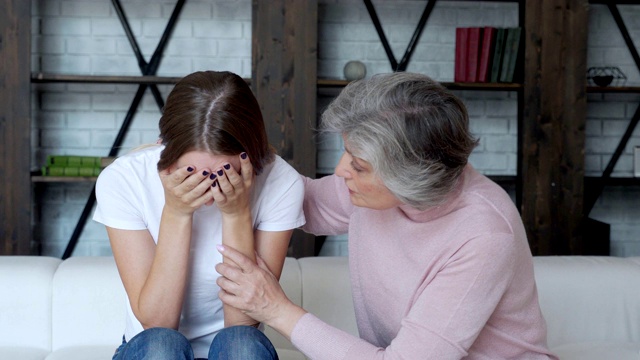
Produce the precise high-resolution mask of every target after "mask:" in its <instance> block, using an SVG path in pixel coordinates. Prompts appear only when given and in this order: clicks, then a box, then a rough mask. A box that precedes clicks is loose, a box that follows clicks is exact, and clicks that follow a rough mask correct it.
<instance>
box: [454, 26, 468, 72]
mask: <svg viewBox="0 0 640 360" xmlns="http://www.w3.org/2000/svg"><path fill="white" fill-rule="evenodd" d="M466 73H467V28H456V54H455V71H454V81H455V82H465V81H466Z"/></svg>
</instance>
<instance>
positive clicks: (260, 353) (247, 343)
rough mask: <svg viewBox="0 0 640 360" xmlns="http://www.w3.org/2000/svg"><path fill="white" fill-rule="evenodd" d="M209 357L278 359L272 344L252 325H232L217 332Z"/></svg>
mask: <svg viewBox="0 0 640 360" xmlns="http://www.w3.org/2000/svg"><path fill="white" fill-rule="evenodd" d="M209 359H219V360H239V359H270V360H271V359H278V354H277V353H276V350H275V348H274V347H273V344H271V341H269V338H267V336H266V335H265V334H264V333H263V332H262V331H260V330H258V329H256V328H255V327H252V326H232V327H228V328H224V329H222V330H220V332H218V334H217V335H216V337H215V338H214V339H213V342H212V343H211V348H210V349H209Z"/></svg>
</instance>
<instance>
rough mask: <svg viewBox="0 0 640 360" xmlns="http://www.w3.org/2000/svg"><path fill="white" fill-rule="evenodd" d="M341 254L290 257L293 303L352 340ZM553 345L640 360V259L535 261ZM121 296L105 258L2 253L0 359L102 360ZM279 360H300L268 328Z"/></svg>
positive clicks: (117, 321) (120, 324) (587, 355)
mask: <svg viewBox="0 0 640 360" xmlns="http://www.w3.org/2000/svg"><path fill="white" fill-rule="evenodd" d="M348 271H349V270H348V264H347V259H346V258H344V257H317V258H304V259H298V260H296V259H293V258H287V260H286V263H285V269H284V272H283V276H282V279H281V283H282V284H283V287H284V289H285V292H286V293H287V294H288V295H289V297H290V298H291V299H292V300H293V301H295V302H297V303H298V304H302V305H303V307H304V308H306V309H307V310H309V311H311V312H313V313H314V314H316V315H318V316H319V317H320V318H322V319H324V320H325V321H327V322H328V323H330V324H333V325H335V326H338V327H340V328H342V329H344V330H346V331H348V332H350V333H352V334H357V329H356V325H355V317H354V313H353V308H352V301H351V290H350V286H349V279H348ZM535 271H536V280H537V283H538V290H539V295H540V302H541V307H542V311H543V313H544V315H545V317H546V320H547V324H548V330H549V338H548V342H549V346H550V347H551V348H552V350H553V351H554V352H555V353H556V354H557V355H558V356H559V357H560V359H563V360H565V359H566V360H573V359H576V360H577V359H580V360H591V359H594V360H595V359H598V360H602V359H615V360H626V359H640V258H615V257H536V258H535ZM124 299H125V294H124V290H123V288H122V285H121V283H120V280H119V278H118V273H117V270H116V267H115V263H114V261H113V259H112V258H109V257H72V258H70V259H68V260H65V261H61V260H59V259H55V258H49V257H35V256H33V257H29V256H0V359H3V360H4V359H20V360H36V359H38V360H41V359H46V360H63V359H64V360H76V359H78V360H92V359H96V360H106V359H111V356H112V354H113V351H114V350H115V348H116V347H117V346H118V345H119V344H120V342H121V339H122V330H123V328H124V312H125V308H124V306H125V300H124ZM266 332H267V335H268V336H269V337H270V338H271V340H272V341H273V342H274V344H275V346H276V348H277V350H278V353H279V355H280V358H281V359H282V360H289V359H304V356H302V354H300V353H299V352H298V351H297V350H296V349H295V348H294V347H293V346H292V345H291V344H290V343H289V342H288V341H286V340H285V339H284V338H282V337H281V336H280V335H279V334H277V333H276V332H275V331H273V330H272V329H269V328H267V329H266Z"/></svg>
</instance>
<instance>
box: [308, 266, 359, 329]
mask: <svg viewBox="0 0 640 360" xmlns="http://www.w3.org/2000/svg"><path fill="white" fill-rule="evenodd" d="M298 262H299V263H300V270H301V274H302V303H303V307H304V309H305V310H307V311H308V312H310V313H312V314H314V315H315V316H317V317H318V318H320V319H322V320H323V321H324V322H326V323H327V324H329V325H331V326H334V327H337V328H338V329H341V330H344V331H346V332H348V333H350V334H352V335H355V336H358V326H357V323H356V315H355V311H354V309H353V297H352V293H351V279H350V277H349V259H348V257H346V256H335V257H307V258H302V259H298Z"/></svg>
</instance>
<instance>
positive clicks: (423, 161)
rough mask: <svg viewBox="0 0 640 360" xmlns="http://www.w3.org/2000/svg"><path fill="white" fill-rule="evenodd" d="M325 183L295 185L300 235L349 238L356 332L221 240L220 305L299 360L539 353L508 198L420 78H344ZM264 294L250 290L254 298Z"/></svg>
mask: <svg viewBox="0 0 640 360" xmlns="http://www.w3.org/2000/svg"><path fill="white" fill-rule="evenodd" d="M322 122H323V126H324V128H325V130H327V131H331V132H336V133H338V134H342V136H343V139H344V145H345V153H344V154H343V155H342V158H341V159H340V162H339V163H338V165H337V167H336V169H335V175H333V176H327V177H324V178H321V179H318V180H311V179H305V201H304V210H305V215H306V218H307V223H306V225H305V226H304V229H305V230H306V231H309V232H312V233H315V234H342V233H347V232H348V234H349V266H350V276H351V284H352V290H353V300H354V305H355V312H356V320H357V324H358V330H359V334H360V337H355V336H352V335H349V334H347V333H345V332H343V331H340V330H338V329H335V328H333V327H331V326H329V325H327V324H326V323H323V322H322V321H321V320H320V319H318V318H316V317H315V316H313V314H309V313H307V312H306V311H305V310H304V309H302V308H300V307H298V306H296V305H295V304H293V303H292V302H291V301H290V300H289V299H287V298H286V296H285V295H284V293H283V291H282V289H281V288H280V287H279V284H278V282H277V280H276V277H274V276H273V275H272V274H271V273H270V271H269V269H268V266H266V265H267V263H266V262H261V261H260V259H259V258H258V264H256V263H255V262H254V261H253V260H252V259H248V258H246V257H245V256H243V255H242V254H241V253H239V252H238V251H236V250H235V249H234V248H233V246H229V245H226V244H223V245H221V246H219V250H220V251H221V252H222V254H223V255H224V256H225V258H228V259H231V260H233V262H234V263H235V264H236V265H238V266H239V268H240V269H241V270H242V271H239V269H238V267H236V266H234V265H231V264H219V265H217V267H216V268H217V269H218V271H219V272H220V274H221V275H222V277H221V278H220V279H219V280H218V284H219V285H220V287H221V288H222V291H221V294H220V299H221V300H222V301H223V302H224V303H226V304H230V305H232V306H237V307H239V308H241V309H242V310H244V312H245V313H246V314H248V315H250V316H252V317H253V318H254V319H257V320H260V321H263V322H264V323H266V324H268V325H270V326H271V327H273V328H274V329H276V330H277V331H279V332H280V333H282V334H283V335H284V336H286V337H288V338H289V339H291V341H292V342H293V344H294V345H295V346H296V347H297V348H298V349H300V350H301V351H302V352H303V353H304V354H305V355H307V356H308V357H309V358H312V359H316V360H322V359H326V360H338V359H349V360H359V359H362V360H373V359H438V360H445V359H462V358H464V359H548V358H555V357H554V355H552V354H551V353H549V350H548V349H547V345H546V326H545V321H544V319H543V317H542V313H541V311H540V306H539V304H538V296H537V292H536V285H535V279H534V274H533V261H532V257H531V252H530V250H529V244H528V242H527V238H526V233H525V229H524V226H523V224H522V221H521V219H520V215H519V214H518V211H517V209H516V207H515V206H514V204H513V202H512V201H511V199H510V198H509V196H508V195H507V194H506V193H505V192H504V191H503V190H502V189H501V188H500V187H499V186H498V185H496V184H495V183H493V182H492V181H491V180H489V179H488V178H486V177H485V176H483V175H481V174H479V173H478V172H477V171H475V170H474V169H473V167H472V166H471V165H469V164H468V163H467V159H468V157H469V154H470V153H471V151H472V150H473V148H474V147H475V146H476V143H477V141H476V139H475V138H474V137H473V136H472V135H471V134H470V132H469V127H468V116H467V111H466V109H465V107H464V105H463V103H462V102H461V101H460V100H459V99H458V98H456V97H455V96H454V95H453V94H451V93H450V92H448V91H447V90H446V89H445V88H444V87H442V86H441V85H440V84H438V83H437V82H435V81H433V80H431V79H430V78H428V77H427V76H424V75H419V74H411V73H402V72H400V73H393V74H385V75H378V76H374V77H373V78H371V79H368V80H361V81H357V82H354V83H351V84H350V85H349V86H347V87H346V88H345V89H344V90H343V92H342V93H341V94H340V95H339V96H338V97H337V98H336V99H335V101H333V102H332V103H331V104H330V106H329V107H328V109H327V110H326V111H325V113H324V114H323V117H322ZM258 293H259V294H261V296H259V297H258V296H255V295H254V294H258Z"/></svg>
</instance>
